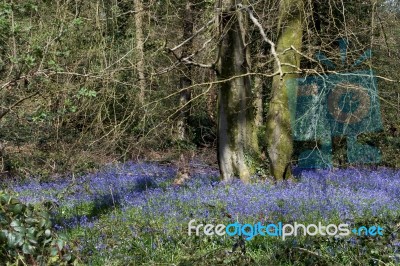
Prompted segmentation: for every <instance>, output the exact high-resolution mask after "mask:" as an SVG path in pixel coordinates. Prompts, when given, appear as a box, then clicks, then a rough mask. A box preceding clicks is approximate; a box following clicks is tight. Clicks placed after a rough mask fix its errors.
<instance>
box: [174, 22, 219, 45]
mask: <svg viewBox="0 0 400 266" xmlns="http://www.w3.org/2000/svg"><path fill="white" fill-rule="evenodd" d="M214 20H215V18H212V19H211V20H210V21H208V22H207V24H206V25H204V26H203V27H201V28H200V29H198V30H197V31H196V32H195V33H193V35H192V36H190V37H189V38H187V39H186V40H184V41H183V42H182V43H180V44H178V45H177V46H175V47H174V48H167V50H169V51H171V52H174V51H175V50H177V49H179V48H180V47H182V46H184V45H185V44H186V43H188V42H190V41H191V40H192V39H193V38H194V37H196V36H197V35H199V34H200V33H202V32H203V31H204V30H206V29H207V28H208V27H209V26H210V25H211V24H212V23H213V22H214Z"/></svg>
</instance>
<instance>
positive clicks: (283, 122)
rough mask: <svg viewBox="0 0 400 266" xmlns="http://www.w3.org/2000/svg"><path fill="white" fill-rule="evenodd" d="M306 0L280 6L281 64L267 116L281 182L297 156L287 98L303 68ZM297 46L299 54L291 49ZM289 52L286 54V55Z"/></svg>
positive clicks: (270, 147) (273, 170)
mask: <svg viewBox="0 0 400 266" xmlns="http://www.w3.org/2000/svg"><path fill="white" fill-rule="evenodd" d="M303 6H304V3H303V0H282V1H280V7H279V23H278V29H279V35H278V41H277V49H276V50H277V53H278V57H279V61H280V63H279V62H276V64H275V70H276V71H279V72H281V73H282V74H283V75H279V76H278V75H277V76H275V77H274V78H273V81H272V91H271V92H272V98H271V101H270V105H269V110H268V115H267V138H268V139H267V142H268V157H269V159H270V162H271V173H272V175H273V176H274V177H275V178H276V179H277V180H281V179H285V178H288V177H290V175H291V170H290V161H291V157H292V153H293V140H292V135H291V127H290V113H289V103H288V95H287V87H286V86H287V85H288V83H287V81H288V80H289V79H292V78H295V77H296V74H291V73H290V72H293V71H296V70H297V68H299V67H300V55H299V53H297V51H300V50H301V44H302V36H303ZM292 46H293V47H294V48H295V49H296V50H297V51H295V50H293V49H290V48H291V47H292ZM284 51H285V52H284Z"/></svg>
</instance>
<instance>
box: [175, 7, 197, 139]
mask: <svg viewBox="0 0 400 266" xmlns="http://www.w3.org/2000/svg"><path fill="white" fill-rule="evenodd" d="M192 6H193V3H192V1H188V2H187V3H186V5H185V8H184V11H183V12H182V20H183V23H182V24H183V37H182V39H183V41H185V40H187V39H189V38H190V37H191V36H192V34H193V27H194V16H193V9H192ZM192 46H193V39H190V40H189V41H188V42H187V43H186V44H185V45H184V46H183V47H182V52H181V58H182V59H184V58H186V57H188V56H189V55H190V53H191V51H192V48H193V47H192ZM181 73H182V76H181V77H180V79H179V89H180V95H179V109H180V111H179V117H178V121H177V132H176V133H177V136H176V137H177V139H178V140H185V139H186V137H187V136H186V135H187V121H188V116H189V114H190V99H191V91H190V89H189V87H190V86H191V85H192V65H191V64H185V63H184V64H183V68H182V70H181Z"/></svg>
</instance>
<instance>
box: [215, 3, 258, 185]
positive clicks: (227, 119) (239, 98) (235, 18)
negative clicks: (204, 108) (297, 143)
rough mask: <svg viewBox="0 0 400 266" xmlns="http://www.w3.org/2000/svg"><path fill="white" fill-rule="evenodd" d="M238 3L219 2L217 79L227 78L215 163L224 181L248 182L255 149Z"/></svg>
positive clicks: (220, 100) (220, 107) (223, 86)
mask: <svg viewBox="0 0 400 266" xmlns="http://www.w3.org/2000/svg"><path fill="white" fill-rule="evenodd" d="M235 4H238V1H234V0H225V1H222V7H221V10H222V14H221V16H220V21H219V25H220V29H221V30H220V34H221V37H222V39H221V43H220V47H219V62H218V78H219V79H220V80H225V79H228V80H227V81H225V82H223V83H222V84H221V87H220V89H219V92H218V163H219V167H220V172H221V176H222V178H223V179H224V180H225V181H229V180H232V179H233V177H235V176H236V177H239V178H240V179H241V180H243V181H244V182H248V181H249V178H250V175H251V173H252V169H251V164H250V161H251V156H252V155H253V152H254V151H255V150H257V149H258V143H257V139H256V138H255V137H254V134H253V132H254V130H253V129H254V127H253V126H254V125H253V124H254V114H253V102H252V101H253V99H252V95H251V79H250V76H248V75H246V73H248V72H249V67H250V63H249V57H248V55H249V53H248V50H247V49H248V46H247V45H246V33H247V32H246V25H247V23H246V17H245V14H244V12H241V11H239V10H236V9H235Z"/></svg>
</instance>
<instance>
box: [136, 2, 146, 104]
mask: <svg viewBox="0 0 400 266" xmlns="http://www.w3.org/2000/svg"><path fill="white" fill-rule="evenodd" d="M134 5H135V33H136V36H135V44H136V55H137V64H136V71H137V73H138V78H139V90H140V91H139V102H140V104H141V105H143V104H144V97H145V90H146V80H145V75H144V72H145V60H144V35H143V14H144V10H143V3H142V0H134Z"/></svg>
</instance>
